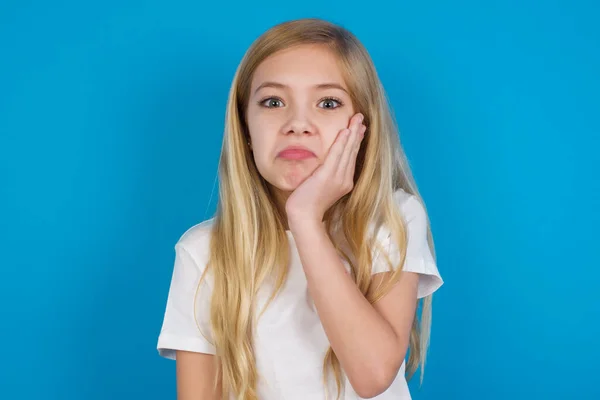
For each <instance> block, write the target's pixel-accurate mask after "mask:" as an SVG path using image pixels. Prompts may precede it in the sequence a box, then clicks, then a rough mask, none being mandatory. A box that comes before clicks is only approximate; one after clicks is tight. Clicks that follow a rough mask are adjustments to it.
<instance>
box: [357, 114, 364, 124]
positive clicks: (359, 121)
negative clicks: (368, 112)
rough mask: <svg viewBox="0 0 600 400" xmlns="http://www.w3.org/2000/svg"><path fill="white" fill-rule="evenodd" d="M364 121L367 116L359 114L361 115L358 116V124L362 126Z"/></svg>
mask: <svg viewBox="0 0 600 400" xmlns="http://www.w3.org/2000/svg"><path fill="white" fill-rule="evenodd" d="M364 119H365V116H364V115H362V114H359V115H358V123H359V124H360V123H362V122H363V120H364Z"/></svg>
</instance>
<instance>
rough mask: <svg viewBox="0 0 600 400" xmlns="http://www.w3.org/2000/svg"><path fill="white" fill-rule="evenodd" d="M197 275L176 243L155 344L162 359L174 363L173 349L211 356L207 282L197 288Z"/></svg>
mask: <svg viewBox="0 0 600 400" xmlns="http://www.w3.org/2000/svg"><path fill="white" fill-rule="evenodd" d="M201 275H202V270H201V269H200V268H199V266H198V264H197V263H196V261H195V260H194V258H193V257H192V256H191V255H190V253H189V252H188V251H187V250H186V249H185V248H184V247H183V246H182V245H181V244H180V243H178V244H177V245H175V265H174V267H173V274H172V278H171V285H170V288H169V295H168V297H167V304H166V310H165V314H164V319H163V323H162V328H161V331H160V335H159V337H158V344H157V349H158V353H159V355H160V356H162V357H165V358H169V359H172V360H174V359H175V355H176V353H175V350H185V351H192V352H197V353H207V354H215V348H214V346H213V344H212V343H211V341H212V337H211V334H210V297H211V287H210V284H209V282H208V279H203V281H202V283H201V284H200V285H198V284H199V282H200V278H201ZM196 292H198V293H197V294H196ZM194 313H195V314H196V318H194ZM205 336H206V337H205Z"/></svg>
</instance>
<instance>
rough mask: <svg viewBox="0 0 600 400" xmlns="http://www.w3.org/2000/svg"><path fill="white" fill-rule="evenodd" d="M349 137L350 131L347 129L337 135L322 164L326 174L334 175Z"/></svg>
mask: <svg viewBox="0 0 600 400" xmlns="http://www.w3.org/2000/svg"><path fill="white" fill-rule="evenodd" d="M349 137H350V130H349V129H348V128H345V129H342V130H341V131H340V132H339V133H338V135H337V137H336V138H335V141H334V142H333V144H332V145H331V147H330V148H329V152H328V153H327V157H326V158H325V162H323V169H324V170H326V172H327V173H334V172H335V171H336V170H337V166H338V165H339V163H340V158H341V157H342V154H343V153H344V149H345V147H346V144H347V143H348V140H349Z"/></svg>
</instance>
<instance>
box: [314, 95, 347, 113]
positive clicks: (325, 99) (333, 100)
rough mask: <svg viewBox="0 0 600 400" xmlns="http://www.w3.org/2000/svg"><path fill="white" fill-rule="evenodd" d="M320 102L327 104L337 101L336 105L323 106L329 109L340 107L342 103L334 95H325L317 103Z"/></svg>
mask: <svg viewBox="0 0 600 400" xmlns="http://www.w3.org/2000/svg"><path fill="white" fill-rule="evenodd" d="M321 103H328V104H332V103H337V104H338V105H337V106H325V107H323V108H325V109H330V110H333V109H336V108H338V107H341V106H343V105H344V104H343V103H342V102H341V100H340V99H336V98H335V97H326V98H324V99H323V100H321V101H320V102H319V104H321Z"/></svg>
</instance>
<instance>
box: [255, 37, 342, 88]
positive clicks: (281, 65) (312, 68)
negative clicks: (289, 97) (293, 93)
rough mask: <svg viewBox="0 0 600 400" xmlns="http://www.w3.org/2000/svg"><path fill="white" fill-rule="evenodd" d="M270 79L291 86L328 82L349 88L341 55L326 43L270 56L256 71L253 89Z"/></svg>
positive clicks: (290, 49) (295, 48) (282, 51)
mask: <svg viewBox="0 0 600 400" xmlns="http://www.w3.org/2000/svg"><path fill="white" fill-rule="evenodd" d="M267 80H268V81H276V82H279V83H283V84H286V85H289V86H291V87H302V86H305V85H306V86H310V85H315V84H320V83H325V82H326V83H339V84H340V85H342V86H343V87H346V84H345V82H344V78H343V75H342V70H341V69H340V67H339V65H338V60H337V56H336V55H335V54H334V53H333V51H331V50H329V49H328V48H326V47H325V46H323V45H299V46H295V47H291V48H289V49H285V50H280V51H278V52H276V53H275V54H272V55H271V56H269V57H267V58H266V59H265V60H263V61H262V62H261V63H260V64H259V66H258V67H257V68H256V71H255V72H254V76H253V78H252V88H255V87H257V86H258V85H260V84H261V83H262V82H264V81H267Z"/></svg>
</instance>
